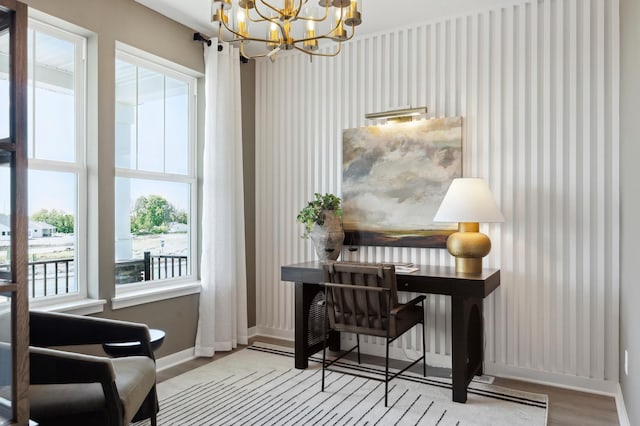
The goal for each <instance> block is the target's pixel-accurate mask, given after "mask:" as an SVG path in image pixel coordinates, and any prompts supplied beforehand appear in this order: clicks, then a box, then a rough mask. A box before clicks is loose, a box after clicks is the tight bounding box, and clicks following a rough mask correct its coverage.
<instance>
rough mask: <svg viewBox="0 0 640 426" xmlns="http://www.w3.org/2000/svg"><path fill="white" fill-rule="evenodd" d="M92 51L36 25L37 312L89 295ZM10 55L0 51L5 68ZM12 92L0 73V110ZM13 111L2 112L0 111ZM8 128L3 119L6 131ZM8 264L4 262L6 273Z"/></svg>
mask: <svg viewBox="0 0 640 426" xmlns="http://www.w3.org/2000/svg"><path fill="white" fill-rule="evenodd" d="M85 45H86V39H85V38H83V37H80V36H78V35H75V34H72V33H69V32H66V31H63V30H60V29H57V28H54V27H52V26H49V25H46V24H43V23H40V22H38V21H34V20H30V21H29V30H28V46H29V48H28V67H29V70H28V71H29V80H28V156H29V210H28V215H29V224H28V230H29V297H30V298H31V301H32V302H33V303H32V304H34V303H35V304H38V303H39V302H41V301H44V299H47V300H46V302H51V301H52V300H58V301H60V300H61V299H62V300H67V299H70V298H84V297H86V287H84V286H83V285H80V284H79V283H85V282H86V279H85V277H86V268H85V265H86V258H85V253H86V250H85V243H86V226H85V218H84V215H85V211H86V204H85V203H86V197H85V186H86V164H85V139H86V137H85V69H86V67H85V58H84V52H85ZM6 49H7V46H4V45H0V60H1V58H2V56H3V55H5V54H6ZM5 57H6V56H5ZM0 69H2V68H0ZM8 90H9V88H8V82H7V78H6V75H3V74H2V71H0V104H3V103H4V102H3V101H5V100H8V95H7V94H8ZM6 107H7V105H1V106H0V109H5V108H6ZM1 116H3V117H4V114H2V115H1ZM6 128H8V127H5V123H2V119H1V118H0V129H6ZM0 175H1V173H0ZM4 178H5V177H3V176H0V179H4ZM6 178H7V179H8V176H6ZM7 195H8V194H0V228H3V227H4V226H3V225H6V224H5V223H4V222H5V221H7V220H8V216H7V209H8V208H9V207H10V206H8V205H7V198H6V197H7ZM8 236H9V232H7V233H6V235H5V231H3V232H2V237H4V238H2V237H0V253H2V252H3V251H6V250H3V245H6V244H7V243H8V241H9V238H7V237H8ZM4 249H7V248H6V247H5V248H4ZM2 263H3V258H2V257H1V256H0V267H1V264H2Z"/></svg>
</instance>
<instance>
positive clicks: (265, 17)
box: [247, 2, 280, 26]
mask: <svg viewBox="0 0 640 426" xmlns="http://www.w3.org/2000/svg"><path fill="white" fill-rule="evenodd" d="M262 3H264V4H266V5H267V6H269V5H268V3H266V2H262ZM269 7H271V6H269ZM271 8H272V7H271ZM272 9H273V8H272ZM253 10H255V11H256V13H257V14H258V16H259V17H260V18H262V19H256V20H255V21H254V20H252V19H251V17H249V20H251V22H265V21H267V22H271V23H272V24H276V25H277V26H280V23H279V22H278V21H277V19H275V18H269V17H268V16H265V15H263V14H262V12H260V11H259V10H258V3H257V2H256V3H255V4H254V6H253ZM247 16H249V15H248V14H247Z"/></svg>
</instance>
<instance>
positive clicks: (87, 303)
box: [29, 299, 107, 315]
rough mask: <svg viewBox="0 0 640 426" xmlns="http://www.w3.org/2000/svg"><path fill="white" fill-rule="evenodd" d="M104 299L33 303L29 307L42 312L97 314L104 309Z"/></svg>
mask: <svg viewBox="0 0 640 426" xmlns="http://www.w3.org/2000/svg"><path fill="white" fill-rule="evenodd" d="M105 303H107V301H106V300H104V299H80V300H74V301H72V302H63V303H52V304H35V305H31V306H30V307H29V308H30V309H31V310H34V311H44V312H64V313H67V314H76V315H91V314H98V313H100V312H103V311H104V304H105Z"/></svg>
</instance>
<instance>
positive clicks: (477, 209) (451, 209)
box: [433, 178, 504, 222]
mask: <svg viewBox="0 0 640 426" xmlns="http://www.w3.org/2000/svg"><path fill="white" fill-rule="evenodd" d="M433 221H434V222H504V216H502V213H501V212H500V209H499V208H498V205H497V204H496V202H495V200H494V199H493V194H492V193H491V190H490V189H489V185H487V182H486V181H485V180H484V179H481V178H458V179H454V180H453V182H451V186H449V190H448V191H447V193H446V194H445V196H444V199H443V200H442V204H440V208H439V209H438V211H437V213H436V215H435V217H434V218H433Z"/></svg>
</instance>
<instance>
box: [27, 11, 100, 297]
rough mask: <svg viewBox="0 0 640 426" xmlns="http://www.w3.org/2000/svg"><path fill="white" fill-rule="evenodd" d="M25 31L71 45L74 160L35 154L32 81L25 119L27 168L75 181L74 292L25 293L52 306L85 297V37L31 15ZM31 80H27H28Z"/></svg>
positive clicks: (31, 64)
mask: <svg viewBox="0 0 640 426" xmlns="http://www.w3.org/2000/svg"><path fill="white" fill-rule="evenodd" d="M28 31H29V32H31V31H33V34H34V35H35V33H36V32H41V33H45V34H47V35H49V36H51V37H55V38H58V39H61V40H64V41H67V42H70V43H72V44H73V45H74V59H75V64H74V108H75V129H74V135H75V152H74V154H75V161H74V162H67V161H58V160H44V159H38V158H35V157H36V150H35V146H36V144H37V143H36V133H35V126H36V121H37V120H36V118H35V105H36V104H35V98H36V90H35V87H36V84H35V83H36V81H33V88H34V90H33V93H32V94H31V101H32V104H33V105H34V110H33V116H30V117H29V119H30V122H29V123H28V126H29V131H30V132H31V133H32V135H33V137H32V138H31V141H30V142H31V143H32V144H33V146H32V147H30V150H31V153H32V154H33V157H31V158H29V159H28V170H29V171H32V170H34V171H44V172H64V173H73V174H74V175H75V184H76V194H75V196H76V217H75V218H74V220H75V223H74V238H75V250H74V257H75V269H76V270H75V279H76V285H77V288H78V292H77V293H73V294H58V295H48V296H42V297H38V298H35V299H34V298H31V297H29V306H30V307H31V308H34V309H46V308H47V307H52V306H54V305H55V306H72V305H78V304H79V303H80V302H82V301H86V300H87V299H88V281H87V277H88V264H89V259H88V256H87V248H88V220H87V212H88V194H87V187H88V171H87V167H88V166H87V158H86V152H87V141H88V134H87V107H88V103H87V78H88V64H87V44H88V38H87V37H86V36H84V35H81V34H78V33H75V32H72V31H69V30H67V29H64V28H61V27H59V26H56V25H52V24H49V23H47V22H44V21H42V20H39V19H35V18H33V17H30V18H29V28H28ZM35 42H36V38H35V37H33V40H30V43H33V44H32V46H33V51H32V53H33V56H30V57H29V58H28V67H29V71H30V72H31V76H32V79H33V78H37V75H36V73H35V61H34V59H35V55H36V51H35ZM30 81H31V80H30Z"/></svg>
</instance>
